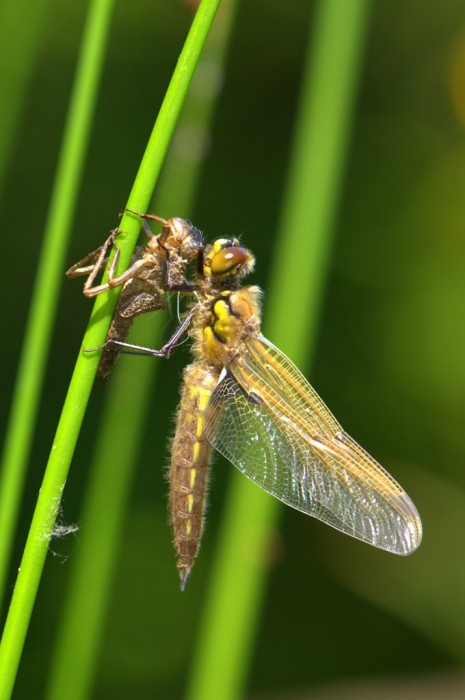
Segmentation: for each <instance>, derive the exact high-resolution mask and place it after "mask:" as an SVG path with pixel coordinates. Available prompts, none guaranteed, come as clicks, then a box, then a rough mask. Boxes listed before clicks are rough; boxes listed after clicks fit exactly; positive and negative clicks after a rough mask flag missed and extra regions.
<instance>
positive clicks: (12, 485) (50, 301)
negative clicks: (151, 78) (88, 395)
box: [0, 0, 113, 595]
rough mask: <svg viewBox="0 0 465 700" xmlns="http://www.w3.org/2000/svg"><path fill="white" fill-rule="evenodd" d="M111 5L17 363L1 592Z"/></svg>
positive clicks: (79, 82) (89, 69)
mask: <svg viewBox="0 0 465 700" xmlns="http://www.w3.org/2000/svg"><path fill="white" fill-rule="evenodd" d="M112 8H113V0H93V2H92V4H91V6H90V8H89V15H88V18H87V22H86V27H85V31H84V38H83V42H82V50H81V53H80V57H79V61H78V66H77V70H76V78H75V81H74V85H73V92H72V97H71V103H70V107H69V111H68V117H67V121H66V125H65V131H64V135H63V142H62V147H61V151H60V155H59V161H58V167H57V172H56V177H55V182H54V185H53V190H52V196H51V200H50V207H49V211H48V216H47V221H46V226H45V236H44V241H43V245H42V251H41V256H40V260H39V265H38V270H37V275H36V280H35V284H34V290H33V293H32V302H31V307H30V311H29V318H28V321H27V325H26V333H25V338H24V343H23V348H22V352H21V357H20V361H19V367H18V376H17V380H16V386H15V390H14V396H13V400H12V406H11V410H10V417H9V423H8V426H7V430H6V436H5V445H4V449H3V455H2V463H1V470H0V474H1V478H0V595H1V594H3V592H4V591H5V590H6V589H7V586H6V576H7V571H8V563H9V559H10V554H11V548H12V543H13V540H14V534H15V530H16V523H17V520H18V512H19V504H20V500H21V494H22V491H23V485H24V479H25V474H26V467H27V462H28V458H29V454H30V450H31V444H32V436H33V434H34V426H35V422H36V416H37V410H38V405H39V397H40V393H41V390H42V385H43V377H44V373H45V366H46V362H47V358H48V352H49V346H50V337H51V332H52V327H53V321H54V317H55V310H56V306H57V301H58V299H59V288H60V285H61V282H62V279H63V268H64V260H65V251H66V245H67V239H68V237H69V230H70V224H71V221H72V218H73V215H74V210H75V207H76V201H77V196H78V191H79V185H80V181H81V177H82V171H83V165H84V157H85V154H86V150H87V144H88V141H89V133H90V125H91V121H92V116H93V113H94V108H95V102H96V95H97V90H98V85H99V81H100V75H101V71H102V63H103V55H104V48H105V45H106V37H107V33H108V26H109V23H110V18H111V10H112Z"/></svg>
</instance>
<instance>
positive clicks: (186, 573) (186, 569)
mask: <svg viewBox="0 0 465 700" xmlns="http://www.w3.org/2000/svg"><path fill="white" fill-rule="evenodd" d="M191 571H192V569H191V567H190V566H183V567H182V569H179V578H180V579H181V591H185V590H186V586H187V584H188V582H189V579H190V576H191Z"/></svg>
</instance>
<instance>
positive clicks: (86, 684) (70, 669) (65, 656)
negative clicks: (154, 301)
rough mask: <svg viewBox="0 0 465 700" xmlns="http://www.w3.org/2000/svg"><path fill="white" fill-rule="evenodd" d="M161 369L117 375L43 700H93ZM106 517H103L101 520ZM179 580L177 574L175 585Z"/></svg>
mask: <svg viewBox="0 0 465 700" xmlns="http://www.w3.org/2000/svg"><path fill="white" fill-rule="evenodd" d="M234 6H235V1H234V0H228V1H227V2H224V1H223V3H222V5H221V8H220V11H219V12H218V15H217V18H216V21H215V24H214V26H213V28H212V31H211V33H210V36H209V39H208V42H207V45H206V46H205V50H204V52H203V53H202V58H201V61H200V63H199V70H198V73H197V74H196V76H195V77H194V81H193V85H192V89H191V90H190V92H189V96H188V98H187V100H186V104H185V108H184V110H183V114H182V116H181V119H180V121H179V125H178V129H179V130H182V129H185V130H192V131H193V132H195V134H196V138H197V139H198V138H199V134H202V133H203V134H205V136H206V135H207V134H208V130H209V124H210V122H211V118H212V111H213V109H214V106H215V104H216V97H217V92H216V90H213V91H212V90H210V91H206V90H205V87H206V86H205V84H204V82H202V85H201V88H202V89H199V90H195V82H196V81H197V80H204V78H202V70H201V67H202V64H205V65H206V66H208V67H209V68H210V69H211V68H212V67H213V66H214V67H215V68H216V69H217V71H218V74H219V75H220V74H221V72H222V71H221V68H222V64H223V60H224V54H225V50H226V47H227V44H228V39H229V35H230V29H231V24H232V21H233V11H234ZM208 85H209V84H207V86H208ZM211 87H213V88H214V86H211ZM186 151H187V153H186V152H184V151H183V150H181V149H180V148H179V147H178V148H176V149H171V150H170V153H169V156H168V158H167V159H166V161H165V164H164V166H163V178H162V180H161V181H160V184H159V185H158V187H157V197H156V200H157V205H156V207H155V208H154V209H153V211H156V212H158V213H161V214H163V215H164V216H166V217H168V216H169V215H170V214H172V213H176V214H178V213H180V212H181V215H184V212H187V213H188V212H190V211H191V210H192V206H193V202H194V197H195V189H196V185H197V182H198V176H199V174H200V169H201V166H202V165H203V158H201V159H200V160H198V161H193V159H192V157H189V151H188V148H187V149H186ZM165 320H166V316H165V314H164V313H162V312H157V314H153V315H152V314H151V315H150V318H149V317H146V318H141V319H138V321H137V327H136V328H135V331H136V332H137V337H138V339H139V340H138V342H142V343H143V344H144V345H146V346H148V347H160V346H161V344H162V341H161V329H162V327H163V324H164V322H165ZM141 337H142V338H143V340H142V341H141V340H140V338H141ZM163 362H164V361H163V360H160V361H158V362H151V361H144V360H142V361H140V362H131V363H130V365H129V364H126V363H124V362H119V363H117V364H116V366H115V367H114V369H113V370H112V377H111V381H110V383H109V385H108V387H107V392H108V396H107V401H106V404H105V409H104V415H103V419H102V424H101V426H100V428H99V431H98V435H97V444H96V446H95V449H94V453H93V456H92V458H91V464H90V480H89V483H88V484H87V488H86V494H85V499H84V504H83V508H82V513H81V517H80V518H79V521H80V522H81V523H82V530H81V533H80V538H79V548H78V549H77V550H76V552H75V556H74V557H73V562H72V574H71V581H70V589H69V592H68V595H67V596H66V601H65V604H64V606H63V610H62V612H61V614H60V625H59V629H58V633H57V637H56V641H55V645H54V652H53V658H52V664H51V669H50V674H49V681H48V687H47V691H46V693H45V696H44V697H45V698H47V700H61V698H63V697H66V698H67V700H84V699H85V698H88V697H89V696H90V695H91V689H92V686H93V682H94V677H95V675H96V672H97V671H98V659H99V649H100V647H101V643H102V637H103V631H104V628H105V621H106V614H107V609H108V607H109V605H110V601H111V588H112V583H113V580H114V572H115V568H116V563H117V559H118V554H119V549H120V543H121V539H122V533H123V532H124V523H125V518H126V510H127V505H128V501H129V500H130V496H131V485H132V480H133V474H134V471H135V467H136V465H137V464H138V463H139V462H140V460H139V459H138V446H139V445H140V444H141V442H142V440H141V432H142V431H143V430H144V428H145V427H146V420H145V419H146V417H147V415H148V408H147V407H148V405H149V403H150V397H151V395H152V391H153V383H154V378H155V375H156V373H157V372H158V370H159V369H160V368H161V366H162V363H163ZM128 387H130V402H129V404H128ZM102 513H105V518H104V520H103V521H102ZM175 576H176V571H175V569H174V567H173V581H174V580H176V579H175V578H174V577H175Z"/></svg>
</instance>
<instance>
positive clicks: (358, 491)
mask: <svg viewBox="0 0 465 700" xmlns="http://www.w3.org/2000/svg"><path fill="white" fill-rule="evenodd" d="M205 425H206V428H205V435H206V438H207V439H208V440H209V442H210V443H211V444H212V445H213V446H214V447H215V448H216V449H217V450H218V451H219V452H220V453H221V454H223V455H224V456H225V457H226V458H227V459H228V460H229V461H230V462H232V464H234V466H236V467H237V468H238V469H239V470H240V471H241V472H242V473H243V474H244V475H245V476H247V477H248V478H249V479H251V480H252V481H254V482H255V483H256V484H258V485H259V486H261V487H262V488H263V489H264V490H265V491H267V492H268V493H270V494H272V495H273V496H276V498H278V499H279V500H280V501H283V502H284V503H287V504H288V505H290V506H292V507H293V508H296V509H297V510H300V511H302V512H304V513H307V514H309V515H312V516H314V517H315V518H318V519H319V520H322V521H323V522H325V523H327V524H328V525H331V526H332V527H335V528H336V529H338V530H341V531H342V532H344V533H346V534H348V535H351V536H352V537H356V538H357V539H360V540H363V541H364V542H368V543H369V544H372V545H374V546H375V547H380V548H381V549H386V550H388V551H390V552H394V553H396V554H410V553H411V552H413V551H414V550H415V549H416V548H417V547H418V545H419V544H420V541H421V532H422V531H421V521H420V517H419V515H418V512H417V510H416V508H415V506H414V504H413V503H412V501H411V500H410V498H409V497H408V495H407V494H406V493H405V491H404V490H403V489H402V488H401V487H400V486H399V484H398V483H397V482H396V481H395V480H394V479H393V478H392V477H391V476H390V475H389V474H388V473H387V472H386V471H385V470H384V469H383V468H382V467H381V466H380V465H379V464H378V463H377V462H376V461H375V460H374V459H373V458H372V457H370V455H369V454H368V453H367V452H365V450H363V449H362V448H361V447H360V445H358V444H357V443H356V442H355V440H353V439H352V438H351V437H350V436H349V435H347V433H345V432H344V431H343V429H342V428H341V426H340V425H339V423H338V422H337V421H336V419H335V418H334V416H333V415H332V414H331V413H330V412H329V410H328V409H327V408H326V406H325V405H324V403H323V402H322V401H321V399H320V398H319V397H318V395H317V394H316V393H315V391H314V390H313V389H312V387H311V386H310V384H309V383H308V382H307V380H306V379H305V377H304V376H303V375H302V374H301V373H300V372H299V370H298V369H297V367H295V365H294V364H293V363H292V362H291V361H290V360H289V359H288V358H287V357H286V356H285V355H284V354H283V353H282V352H281V351H280V350H278V349H277V348H276V347H275V346H274V345H272V344H271V343H270V342H269V341H268V340H266V338H263V337H259V338H250V339H248V340H247V342H246V349H245V352H244V353H243V354H242V355H241V357H240V358H239V359H238V360H237V361H236V362H235V363H234V364H233V365H232V366H231V367H229V371H228V373H227V374H226V376H225V377H224V379H223V380H222V381H221V382H220V384H219V385H218V387H217V388H216V390H215V392H214V393H213V395H212V398H211V400H210V404H209V407H208V411H207V415H206V421H205Z"/></svg>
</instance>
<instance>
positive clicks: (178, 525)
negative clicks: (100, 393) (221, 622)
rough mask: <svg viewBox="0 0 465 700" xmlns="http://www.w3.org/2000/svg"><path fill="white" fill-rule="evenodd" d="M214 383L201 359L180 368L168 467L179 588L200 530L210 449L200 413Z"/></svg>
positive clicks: (215, 376)
mask: <svg viewBox="0 0 465 700" xmlns="http://www.w3.org/2000/svg"><path fill="white" fill-rule="evenodd" d="M217 384H218V374H217V373H216V372H215V371H212V370H211V369H209V368H208V367H206V366H205V365H203V366H202V364H201V363H194V364H192V365H189V366H188V367H186V369H185V371H184V384H183V389H182V394H181V402H180V405H179V410H178V415H177V420H176V431H175V435H174V440H173V445H172V453H171V454H172V457H171V470H170V509H171V523H172V528H173V535H174V546H175V550H176V553H177V555H178V564H177V566H178V569H179V575H180V578H181V588H182V589H183V590H184V588H185V586H186V584H187V581H188V579H189V575H190V572H191V569H192V566H193V564H194V561H195V558H196V556H197V553H198V550H199V546H200V539H201V536H202V530H203V523H204V514H205V509H206V500H207V482H208V471H209V469H208V468H209V463H210V452H211V447H210V445H209V443H208V442H207V441H206V439H205V437H204V417H205V410H206V409H207V406H208V403H209V400H210V396H211V395H212V393H213V391H214V389H215V387H216V385H217Z"/></svg>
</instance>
